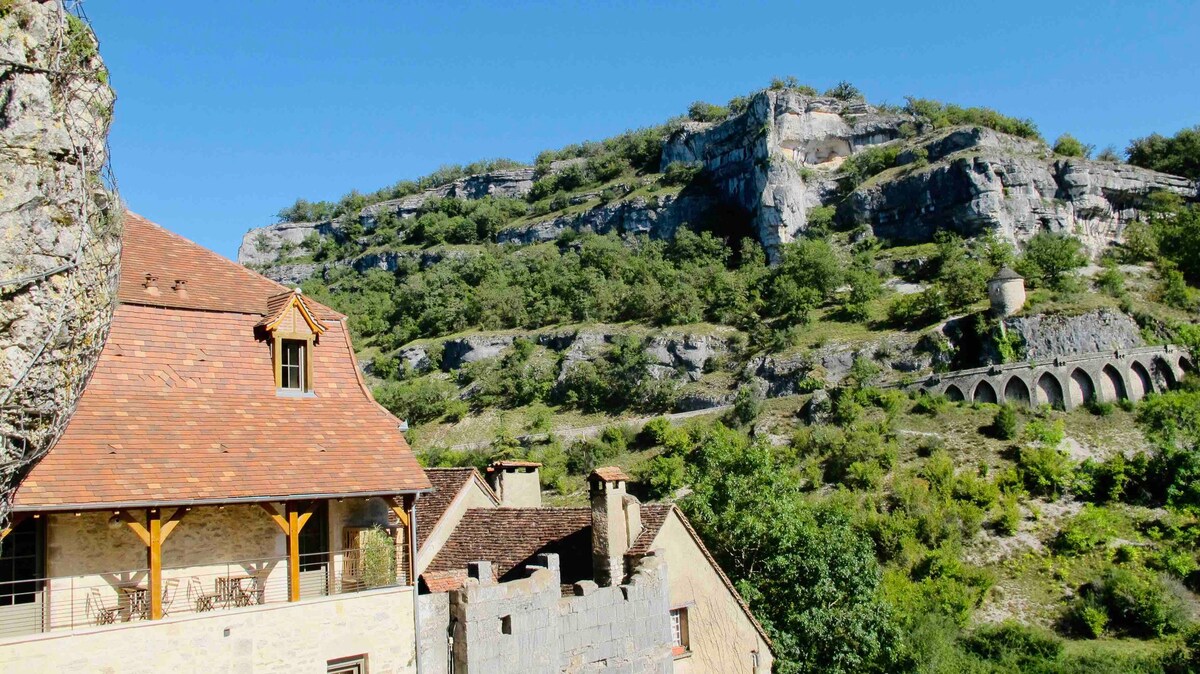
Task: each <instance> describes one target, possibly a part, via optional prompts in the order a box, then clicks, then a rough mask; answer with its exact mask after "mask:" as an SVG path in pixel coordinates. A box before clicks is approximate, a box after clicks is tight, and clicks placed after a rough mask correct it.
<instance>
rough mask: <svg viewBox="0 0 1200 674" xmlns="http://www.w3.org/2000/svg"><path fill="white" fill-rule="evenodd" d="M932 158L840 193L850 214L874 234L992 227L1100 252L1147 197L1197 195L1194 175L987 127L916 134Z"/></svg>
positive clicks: (970, 231) (901, 237)
mask: <svg viewBox="0 0 1200 674" xmlns="http://www.w3.org/2000/svg"><path fill="white" fill-rule="evenodd" d="M909 145H910V146H911V147H912V148H923V149H924V151H925V153H926V154H927V156H928V162H929V163H928V164H927V165H925V164H924V162H918V161H915V155H913V153H912V151H911V150H910V151H909V152H908V156H907V157H906V156H905V154H904V153H902V154H901V161H904V160H907V161H909V162H910V163H907V164H905V165H903V166H900V167H898V168H894V169H891V170H889V171H885V172H884V173H882V174H880V175H878V176H875V177H874V178H873V179H871V180H868V181H867V182H866V183H864V184H863V185H860V186H859V187H858V188H857V189H856V190H855V191H854V192H853V193H851V194H850V195H849V197H848V198H847V199H846V202H845V204H846V206H845V211H846V212H847V213H848V216H849V218H850V219H852V220H853V221H855V222H858V223H860V224H865V225H869V226H870V227H871V228H872V229H873V231H874V232H875V234H876V235H877V236H880V237H884V238H888V239H892V240H896V241H917V242H919V241H928V240H930V239H931V238H932V237H933V234H934V233H935V232H936V231H938V230H941V229H947V230H952V231H956V232H958V233H960V234H963V235H964V236H973V235H976V234H980V233H982V232H984V231H992V232H995V233H996V234H997V235H999V236H1000V237H1001V238H1003V239H1006V240H1008V241H1010V242H1013V243H1021V242H1023V241H1026V240H1028V239H1029V238H1030V237H1032V236H1033V235H1034V234H1036V233H1037V232H1038V231H1041V230H1043V229H1046V230H1050V231H1056V232H1068V233H1071V234H1073V235H1075V236H1077V237H1079V239H1080V240H1081V241H1083V243H1084V244H1085V245H1086V246H1087V247H1088V248H1089V250H1091V251H1092V253H1093V254H1096V253H1099V252H1100V251H1101V250H1102V249H1103V248H1104V247H1105V246H1107V245H1108V244H1110V243H1113V242H1117V241H1120V240H1121V236H1122V233H1123V231H1124V228H1125V225H1126V224H1127V223H1128V222H1130V221H1131V220H1133V219H1135V218H1136V217H1137V216H1138V214H1139V209H1140V208H1142V207H1143V205H1144V203H1145V200H1146V197H1147V195H1149V193H1150V192H1153V191H1155V190H1168V191H1172V192H1175V193H1178V194H1180V195H1182V196H1184V197H1186V198H1190V199H1194V198H1195V197H1196V185H1195V183H1193V182H1192V181H1190V180H1187V179H1185V178H1179V177H1176V176H1171V175H1166V174H1163V173H1156V172H1154V171H1149V170H1146V169H1142V168H1138V167H1136V166H1130V165H1128V164H1118V163H1114V162H1102V161H1090V160H1087V159H1080V158H1065V157H1058V156H1055V155H1053V154H1052V153H1050V151H1049V150H1048V149H1047V148H1046V147H1045V146H1043V145H1042V144H1041V143H1036V142H1033V141H1028V140H1024V139H1020V138H1016V137H1013V136H1008V135H1005V134H1002V133H998V132H996V131H992V130H990V129H984V128H979V127H962V128H956V129H950V130H945V131H940V132H938V133H935V134H931V135H930V136H926V137H922V138H918V139H915V140H914V141H912V142H911V143H909Z"/></svg>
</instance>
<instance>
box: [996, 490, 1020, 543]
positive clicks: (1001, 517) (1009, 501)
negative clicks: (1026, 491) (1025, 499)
mask: <svg viewBox="0 0 1200 674" xmlns="http://www.w3.org/2000/svg"><path fill="white" fill-rule="evenodd" d="M992 526H993V527H994V528H995V530H996V533H999V534H1001V535H1004V536H1012V535H1013V534H1015V533H1017V531H1018V530H1019V529H1020V527H1021V506H1020V505H1019V504H1018V502H1017V497H1016V496H1015V495H1013V494H1007V495H1005V496H1004V497H1002V498H1001V499H1000V511H999V512H998V513H997V514H996V518H995V519H994V520H992Z"/></svg>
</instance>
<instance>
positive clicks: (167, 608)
mask: <svg viewBox="0 0 1200 674" xmlns="http://www.w3.org/2000/svg"><path fill="white" fill-rule="evenodd" d="M177 594H179V579H178V578H168V579H167V580H165V581H163V593H162V614H163V617H164V618H165V617H167V615H169V614H170V612H171V604H174V603H175V595H177Z"/></svg>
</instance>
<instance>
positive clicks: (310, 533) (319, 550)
mask: <svg viewBox="0 0 1200 674" xmlns="http://www.w3.org/2000/svg"><path fill="white" fill-rule="evenodd" d="M298 543H299V544H300V570H301V571H322V570H324V569H325V565H326V564H328V563H329V510H328V507H327V505H326V503H325V502H324V501H322V502H321V503H320V504H318V505H317V507H316V508H315V509H314V510H313V514H312V519H310V520H309V521H308V526H306V527H304V528H303V529H301V530H300V540H299V541H298Z"/></svg>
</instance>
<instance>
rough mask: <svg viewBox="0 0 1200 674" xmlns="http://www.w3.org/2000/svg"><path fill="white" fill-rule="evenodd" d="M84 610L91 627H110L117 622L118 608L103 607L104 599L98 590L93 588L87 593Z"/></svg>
mask: <svg viewBox="0 0 1200 674" xmlns="http://www.w3.org/2000/svg"><path fill="white" fill-rule="evenodd" d="M84 609H85V610H86V611H87V616H88V619H89V620H91V621H92V624H93V625H111V624H113V623H115V622H116V621H117V611H118V610H119V609H118V607H116V606H105V605H104V597H102V596H101V595H100V589H99V588H95V587H93V588H92V589H91V590H89V591H88V595H87V600H86V601H85V603H84Z"/></svg>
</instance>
